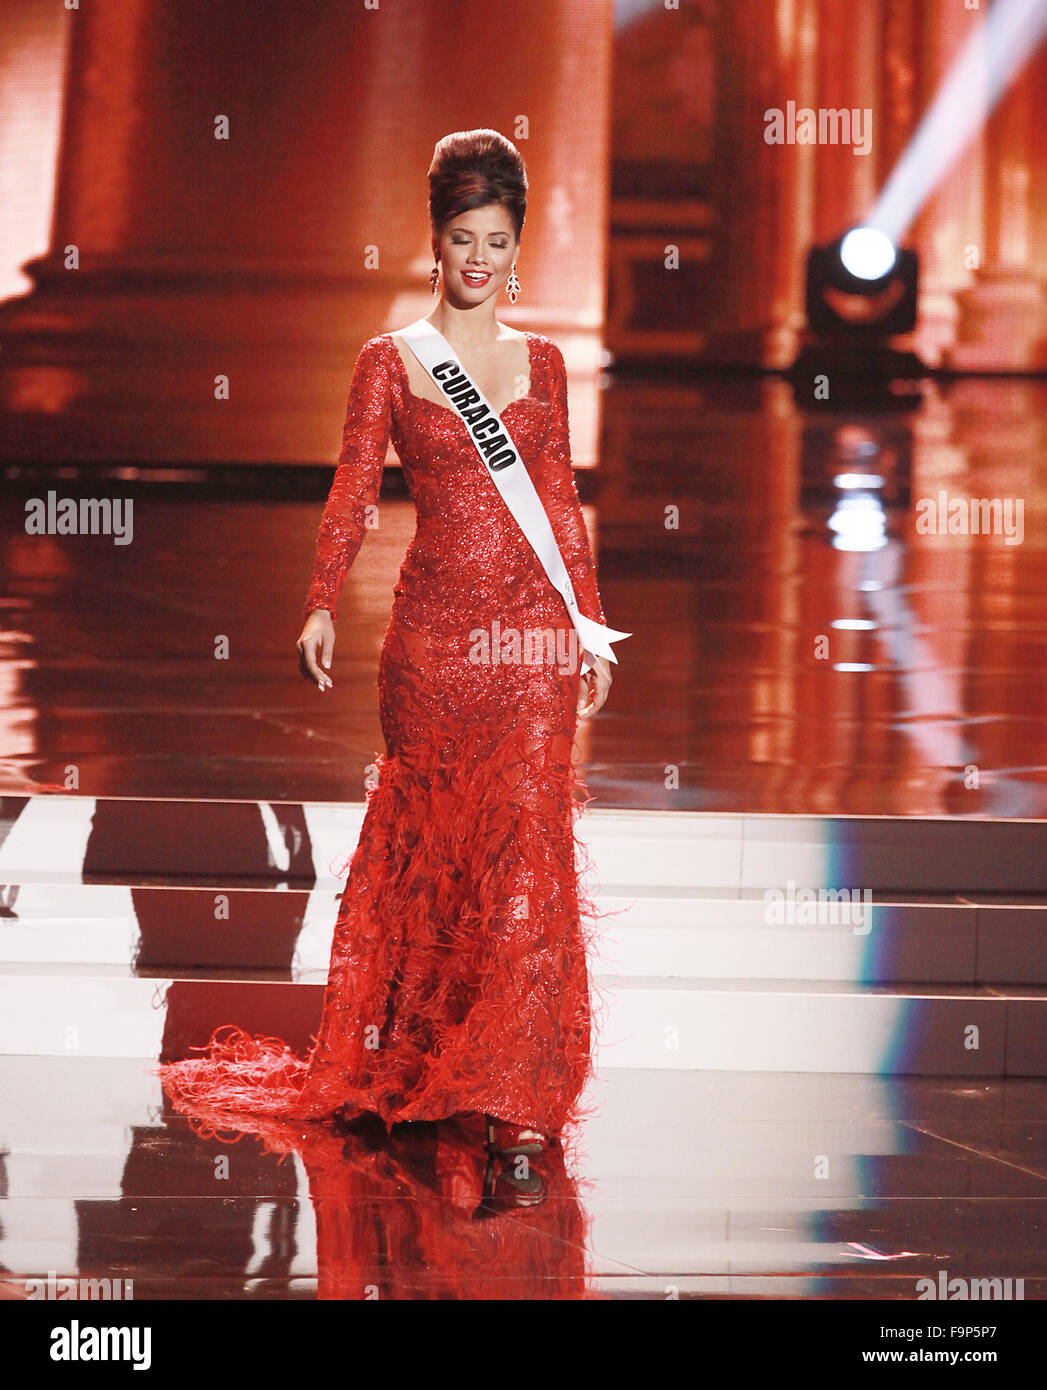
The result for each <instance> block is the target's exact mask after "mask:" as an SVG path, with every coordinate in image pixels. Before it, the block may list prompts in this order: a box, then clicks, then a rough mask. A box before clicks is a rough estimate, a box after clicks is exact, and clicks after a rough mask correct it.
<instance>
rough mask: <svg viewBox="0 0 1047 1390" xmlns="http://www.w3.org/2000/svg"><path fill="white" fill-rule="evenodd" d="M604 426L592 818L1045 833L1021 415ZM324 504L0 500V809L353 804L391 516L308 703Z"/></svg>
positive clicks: (754, 384) (785, 413) (676, 419)
mask: <svg viewBox="0 0 1047 1390" xmlns="http://www.w3.org/2000/svg"><path fill="white" fill-rule="evenodd" d="M602 398H603V406H604V418H603V430H602V444H601V455H600V457H601V463H600V466H599V468H598V469H597V470H594V471H588V470H586V471H583V470H579V490H580V492H581V494H582V497H583V501H585V502H586V505H587V509H588V510H587V517H588V520H589V522H590V526H591V531H592V535H593V538H594V541H595V545H596V551H597V559H598V571H599V577H600V585H601V594H602V598H603V602H604V608H605V610H606V613H607V616H608V621H609V622H610V623H611V625H612V626H615V627H617V628H620V629H624V630H626V631H631V632H632V633H633V636H632V637H631V638H629V639H628V640H627V641H625V642H622V643H619V644H618V647H617V651H618V655H619V658H620V661H619V666H618V668H617V670H616V673H615V677H616V678H615V684H614V688H613V690H612V693H611V697H610V699H609V701H608V703H607V705H606V707H605V709H604V710H603V711H602V712H601V714H600V715H599V717H598V718H597V719H596V720H595V721H594V723H593V725H592V726H591V727H586V728H583V729H582V730H581V731H580V734H579V740H578V756H579V758H580V759H581V760H582V761H583V763H584V764H585V768H586V772H587V775H588V781H589V789H590V791H591V792H592V794H593V795H594V796H595V797H596V801H595V804H596V805H598V806H605V807H614V806H623V807H633V808H639V807H645V808H649V809H660V810H702V811H729V812H759V813H778V814H804V813H815V814H817V813H821V814H829V813H835V814H850V815H950V816H955V815H959V816H995V817H1001V816H1006V817H1040V816H1043V815H1044V814H1045V811H1047V795H1045V793H1047V662H1045V656H1047V534H1045V531H1044V526H1043V518H1044V516H1045V515H1047V466H1045V460H1047V384H1045V383H1043V382H1036V381H999V380H997V381H993V380H964V381H959V382H955V383H953V384H951V385H950V384H945V383H940V382H927V383H925V384H924V385H923V387H922V388H921V395H920V400H919V403H918V404H917V405H915V406H914V407H913V408H911V409H907V410H906V409H899V408H898V405H897V402H895V403H894V404H893V405H892V406H891V407H890V408H888V407H887V406H886V405H884V406H882V407H881V408H879V409H871V410H866V411H861V412H859V411H857V410H823V411H813V410H810V409H807V410H802V409H800V408H799V407H798V405H797V404H796V401H795V400H794V398H793V394H792V391H791V390H790V387H789V386H788V384H787V383H786V382H785V381H783V380H779V379H776V378H769V379H756V380H753V379H746V378H740V379H732V378H712V377H710V378H707V379H700V380H697V381H695V380H693V379H692V380H690V381H684V382H680V383H677V384H672V383H666V382H664V381H662V382H659V383H658V384H657V385H655V384H652V383H649V382H647V381H645V380H643V379H636V380H633V381H630V382H621V381H618V382H616V383H615V384H614V385H613V386H610V387H609V388H608V389H607V390H606V391H604V392H603V393H602ZM390 458H391V459H393V458H394V456H392V455H390ZM330 478H331V472H330V470H311V469H306V470H293V469H291V470H288V469H282V470H275V471H273V470H264V469H259V470H250V469H248V470H229V471H228V474H227V476H226V478H225V481H224V482H220V483H216V481H215V479H214V477H211V478H205V477H202V476H201V477H199V478H197V480H196V481H193V479H192V475H191V474H190V477H189V480H188V481H184V482H183V483H182V484H180V485H165V484H163V483H161V482H158V481H154V480H144V481H143V480H141V479H139V480H137V481H136V480H134V479H131V478H127V477H126V476H121V477H119V478H109V479H107V480H105V481H104V482H98V483H92V482H91V480H90V479H87V480H77V479H75V478H70V477H62V476H59V477H55V476H54V475H51V474H40V475H38V476H36V477H30V476H26V475H25V474H24V473H15V474H12V470H11V469H8V470H7V482H6V484H5V487H4V491H3V493H2V495H0V522H2V524H3V527H4V531H5V535H6V537H7V538H8V541H7V544H6V545H5V548H4V551H3V556H2V559H0V567H2V568H0V582H2V585H3V594H4V608H3V612H4V624H3V632H2V635H0V680H2V682H3V694H2V697H0V718H2V720H3V722H4V738H3V764H2V767H0V791H8V792H14V793H17V792H25V791H31V790H33V789H34V788H35V787H37V786H43V787H54V786H59V787H62V788H63V789H68V790H79V791H80V792H81V793H83V794H88V795H94V796H160V797H165V796H200V797H232V798H240V797H246V798H251V797H260V798H265V799H269V800H314V801H322V800H333V801H339V800H347V799H348V800H357V799H360V797H361V796H362V791H361V787H362V778H363V772H364V769H365V768H366V766H367V765H368V763H369V762H370V761H371V759H372V757H373V755H374V752H375V751H376V750H377V749H379V748H380V747H381V733H380V729H379V725H378V718H377V697H376V690H375V683H376V677H377V664H378V654H379V650H380V648H381V644H382V640H383V637H384V634H385V630H386V626H387V624H388V619H389V611H390V606H391V603H392V589H393V585H394V583H395V582H396V576H397V572H398V569H399V565H400V561H401V559H402V557H403V554H404V551H405V550H406V548H407V545H408V543H409V541H410V537H411V534H412V531H413V526H414V522H413V506H412V504H411V502H410V500H409V499H408V498H407V497H406V496H404V495H403V490H402V478H401V477H400V476H399V473H398V470H397V469H395V468H394V467H392V466H390V467H389V468H388V469H387V477H386V486H385V491H384V492H383V501H382V503H381V507H380V516H379V525H378V528H377V529H376V530H374V531H372V532H370V533H369V534H368V535H367V536H366V537H365V540H364V544H363V547H362V549H361V552H360V555H359V556H358V558H357V561H356V563H355V565H354V567H353V569H352V570H351V572H350V574H349V577H348V580H347V582H346V586H345V591H344V594H343V599H342V608H341V611H342V612H343V613H344V614H345V615H346V616H345V618H344V620H343V621H341V622H340V624H339V630H338V644H337V647H336V652H335V663H334V667H333V673H332V674H333V678H334V682H335V686H334V690H333V691H331V692H328V693H327V694H326V695H323V696H321V694H320V693H319V691H317V689H316V688H315V687H313V686H310V685H309V684H307V683H306V682H305V681H304V680H303V679H302V678H301V677H300V676H299V675H298V674H297V660H296V653H295V641H296V639H297V636H298V632H299V630H300V627H301V607H302V603H303V602H304V598H305V593H306V589H307V586H308V581H309V576H310V572H311V566H312V558H313V547H314V543H315V536H316V528H317V524H318V521H319V517H320V512H321V509H322V505H323V500H324V497H325V495H326V490H327V487H328V485H329V483H330ZM397 483H400V484H401V486H400V487H399V488H397V486H396V484H397ZM50 489H54V490H56V492H57V495H58V496H63V495H67V494H68V495H79V494H83V495H85V496H102V497H113V496H120V497H130V498H132V499H133V501H134V511H133V523H134V540H133V542H132V543H131V544H128V545H116V544H114V543H113V539H112V538H111V537H108V536H72V537H63V536H48V535H44V536H25V535H20V534H19V533H20V531H22V529H23V522H24V515H25V503H26V500H27V498H28V497H32V496H40V497H41V498H43V497H45V496H46V493H47V491H48V490H50ZM978 499H982V500H984V501H985V502H986V504H987V508H988V509H987V511H986V512H985V517H986V524H988V525H989V527H990V529H989V531H988V533H984V532H979V531H978V530H977V527H978V523H979V516H980V513H979V511H978V509H977V507H976V506H975V505H974V503H975V501H976V500H978ZM993 525H995V526H996V530H995V531H994V530H993V529H992V526H993ZM222 639H225V641H224V642H223V640H222ZM70 766H72V767H74V768H75V775H76V777H77V779H78V781H77V786H76V787H75V788H71V787H70V784H69V783H70V775H71V774H70V773H69V772H68V771H67V769H68V768H69V767H70Z"/></svg>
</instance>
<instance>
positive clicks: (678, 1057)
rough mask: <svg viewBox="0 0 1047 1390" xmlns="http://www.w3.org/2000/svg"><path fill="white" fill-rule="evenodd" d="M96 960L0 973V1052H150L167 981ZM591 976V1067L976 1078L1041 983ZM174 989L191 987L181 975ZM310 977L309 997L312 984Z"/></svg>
mask: <svg viewBox="0 0 1047 1390" xmlns="http://www.w3.org/2000/svg"><path fill="white" fill-rule="evenodd" d="M111 969H112V968H111ZM104 970H105V968H104V967H102V968H99V967H81V968H80V969H79V970H77V969H76V968H75V967H66V969H65V970H64V971H58V970H54V969H51V968H49V967H41V969H40V971H34V970H33V969H32V967H23V968H22V970H9V971H8V972H6V973H3V974H0V1054H10V1055H15V1056H21V1055H38V1056H64V1057H69V1056H81V1057H149V1056H154V1057H155V1056H157V1055H159V1051H160V1046H161V1041H162V1038H163V1033H164V1023H165V1018H166V998H165V996H166V991H167V988H168V987H169V986H170V984H171V983H172V981H171V980H170V979H136V978H131V977H128V975H127V974H126V972H121V971H119V970H113V973H104ZM207 983H208V985H209V987H210V988H212V989H213V985H211V984H210V983H209V982H207ZM596 984H597V990H598V1015H597V1030H596V1032H597V1038H596V1046H595V1049H594V1051H595V1059H596V1064H597V1067H598V1069H607V1068H621V1067H628V1068H653V1069H657V1070H661V1069H666V1068H668V1069H677V1068H681V1069H699V1070H716V1071H799V1072H869V1073H877V1074H883V1075H905V1074H923V1073H930V1074H935V1075H957V1076H986V1077H988V1076H1003V1075H1009V1076H1036V1075H1042V1074H1043V1072H1044V1070H1045V1058H1047V1006H1045V1000H1044V998H1043V992H1042V991H1040V992H1039V993H1014V994H1003V993H1002V992H993V991H989V990H983V991H969V992H957V993H952V994H950V993H946V992H937V993H935V992H931V991H930V990H927V989H924V990H921V989H919V988H917V989H915V990H904V989H897V990H883V989H868V988H863V987H861V986H847V985H840V984H825V983H819V982H817V981H809V982H799V981H797V982H792V983H785V982H779V983H775V984H772V983H767V982H761V981H752V980H750V981H728V982H717V981H708V980H669V979H651V978H648V979H628V980H627V979H607V978H606V977H598V978H597V981H596ZM179 987H180V988H181V989H182V990H191V989H192V988H193V987H194V982H193V981H184V980H183V981H181V982H179ZM236 988H237V986H236V984H235V983H233V982H230V983H229V984H228V990H229V997H230V1018H229V1020H228V1021H229V1022H235V1021H236V1016H235V1014H236V1003H235V991H236ZM254 988H255V989H263V990H274V991H275V990H281V989H286V988H287V986H286V985H284V984H280V983H273V984H262V985H255V986H254ZM313 988H315V989H316V991H317V993H318V994H319V991H320V988H321V986H320V985H319V984H316V985H314V986H313ZM275 1002H276V996H275V995H274V1004H275Z"/></svg>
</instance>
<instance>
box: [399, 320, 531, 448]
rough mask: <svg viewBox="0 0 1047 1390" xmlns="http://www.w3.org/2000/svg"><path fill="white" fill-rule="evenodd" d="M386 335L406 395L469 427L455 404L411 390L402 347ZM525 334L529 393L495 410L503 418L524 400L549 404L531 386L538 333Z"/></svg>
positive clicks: (525, 330)
mask: <svg viewBox="0 0 1047 1390" xmlns="http://www.w3.org/2000/svg"><path fill="white" fill-rule="evenodd" d="M385 336H386V337H387V338H388V339H389V346H390V347H391V348H392V350H393V353H394V355H395V357H396V360H397V362H399V364H400V371H401V372H402V373H403V388H404V395H406V396H407V397H408V398H409V399H410V400H411V401H419V402H421V404H422V405H432V406H435V407H436V409H437V410H443V411H446V413H447V414H448V415H453V416H454V418H455V419H456V420H457V421H458V423H459V424H460V425H463V426H465V427H466V429H468V426H466V425H465V421H464V420H463V419H462V417H461V416H460V415H459V414H458V412H457V410H455V409H454V407H453V406H449V405H444V403H443V402H442V401H434V400H432V399H431V398H430V397H429V396H419V395H418V393H417V392H416V391H412V390H411V381H410V378H409V377H408V375H407V367H406V365H405V363H404V359H403V358H402V357H401V356H400V349H399V348H398V347H397V345H396V342H395V340H394V338H393V335H392V334H391V333H386V334H385ZM524 336H525V337H526V338H527V365H528V368H529V374H528V380H527V394H526V395H524V396H514V397H513V399H512V400H511V401H510V402H509V404H508V405H506V406H503V407H502V409H501V410H498V411H495V414H496V415H498V416H499V417H500V418H502V419H504V418H505V412H506V411H507V410H511V409H512V407H513V406H514V405H522V404H523V402H524V401H538V402H539V403H540V404H541V405H548V404H549V402H548V401H546V400H544V399H543V398H542V397H541V396H536V395H534V394H533V392H532V391H531V386H532V384H533V382H534V343H535V336H536V335H535V334H533V333H531V332H530V331H529V330H528V329H524Z"/></svg>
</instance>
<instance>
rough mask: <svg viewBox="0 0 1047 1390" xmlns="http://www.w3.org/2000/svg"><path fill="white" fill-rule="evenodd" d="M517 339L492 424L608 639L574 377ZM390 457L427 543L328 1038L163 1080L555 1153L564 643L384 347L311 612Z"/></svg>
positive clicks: (327, 1017)
mask: <svg viewBox="0 0 1047 1390" xmlns="http://www.w3.org/2000/svg"><path fill="white" fill-rule="evenodd" d="M527 338H528V349H529V355H530V364H531V378H530V388H529V392H528V394H527V395H525V396H522V397H520V398H519V399H517V400H515V401H513V402H512V403H511V405H510V406H508V407H507V409H505V410H504V411H503V412H502V416H503V419H504V421H505V424H506V426H507V428H509V429H510V430H511V432H512V435H513V440H514V443H515V444H516V447H517V450H518V452H519V453H520V456H521V458H522V459H523V461H524V463H525V465H526V467H527V469H528V472H529V473H530V475H531V477H532V479H533V480H534V483H535V486H536V488H537V490H538V493H539V496H540V497H541V499H542V502H543V504H544V506H545V509H546V512H547V513H548V515H549V519H550V521H551V523H552V526H553V531H554V533H555V535H556V539H557V543H558V545H559V547H560V552H561V554H562V555H563V557H564V562H565V564H566V566H567V568H568V571H569V573H570V575H571V579H572V582H573V584H574V586H575V590H576V593H577V595H578V601H579V605H580V607H581V610H582V612H583V613H584V614H585V615H586V616H587V617H589V618H593V619H595V620H597V621H598V622H601V623H603V622H604V621H605V619H604V615H603V611H602V608H601V605H600V599H599V595H598V593H597V588H596V579H595V573H594V569H593V563H592V556H591V553H590V548H589V541H588V537H587V534H586V531H585V524H584V520H583V518H582V513H581V508H580V506H579V502H578V494H577V492H576V490H575V484H574V479H573V475H572V471H571V461H570V446H569V442H568V417H567V390H566V373H565V370H564V363H563V358H562V356H561V354H560V351H559V349H558V348H557V347H556V346H555V345H554V344H553V343H552V342H551V341H550V340H549V339H548V338H546V337H544V335H542V334H538V333H529V334H528V335H527ZM390 434H391V437H392V440H393V444H394V446H395V448H396V451H397V453H398V454H399V456H400V459H401V461H402V463H403V468H404V473H405V475H406V479H407V482H408V485H409V487H410V491H411V495H412V498H413V500H414V503H415V507H416V510H417V516H418V525H417V530H416V533H415V537H414V539H413V541H412V543H411V546H410V548H409V550H408V552H407V556H406V558H405V560H404V563H403V566H402V568H401V571H400V577H399V581H398V583H397V585H396V588H395V591H394V592H395V600H394V604H393V614H392V621H391V623H390V625H389V629H388V632H387V634H386V639H385V644H384V646H383V648H382V653H381V658H380V663H379V708H380V716H381V723H382V732H383V735H384V738H385V744H386V749H385V754H384V756H381V757H378V758H377V759H376V763H377V770H378V777H377V785H376V786H374V787H373V789H371V790H370V791H369V792H368V794H367V810H366V815H365V818H364V823H363V827H362V830H361V834H360V839H359V843H358V845H357V848H356V851H355V853H354V855H353V858H352V862H351V865H350V872H349V879H348V882H347V884H346V887H345V890H344V892H343V894H342V898H341V905H340V908H339V913H338V920H337V924H336V927H335V936H334V945H333V950H332V956H331V968H330V974H329V979H328V985H327V990H326V994H325V999H324V1013H323V1022H322V1025H321V1029H320V1034H319V1037H318V1039H317V1042H316V1045H315V1047H314V1049H313V1051H312V1053H311V1055H310V1057H309V1058H308V1059H306V1060H302V1059H300V1058H298V1057H297V1056H295V1055H294V1054H293V1053H292V1052H291V1051H290V1050H289V1049H288V1048H287V1047H286V1046H284V1045H283V1044H281V1043H280V1042H279V1041H278V1040H274V1039H260V1038H251V1037H248V1036H247V1035H246V1034H244V1033H242V1032H241V1031H239V1030H238V1029H235V1028H230V1029H228V1030H220V1032H221V1036H219V1035H218V1034H216V1035H215V1037H214V1038H213V1039H212V1041H211V1045H210V1047H209V1050H208V1051H207V1053H206V1055H204V1056H203V1057H200V1058H195V1059H192V1060H188V1061H179V1062H174V1063H170V1064H168V1065H167V1066H166V1067H164V1068H163V1077H164V1084H165V1088H166V1089H167V1091H168V1094H169V1095H170V1096H171V1098H172V1100H173V1101H174V1103H175V1104H176V1105H177V1106H178V1108H179V1109H184V1110H187V1111H190V1112H191V1111H192V1109H193V1107H194V1105H202V1106H204V1107H207V1108H209V1109H214V1108H216V1107H217V1108H219V1109H225V1110H226V1111H227V1112H230V1113H234V1112H240V1113H242V1114H243V1113H250V1114H255V1115H259V1114H263V1115H264V1114H268V1115H273V1116H285V1117H288V1118H307V1117H312V1118H325V1117H328V1116H331V1115H333V1114H336V1113H339V1112H340V1113H342V1114H345V1115H351V1114H353V1113H355V1112H357V1111H364V1110H367V1111H374V1112H376V1113H378V1114H379V1115H380V1116H381V1117H382V1118H383V1119H384V1120H385V1121H386V1122H387V1123H390V1124H391V1123H393V1122H395V1121H399V1120H434V1119H440V1118H442V1117H445V1116H451V1115H455V1114H458V1113H462V1112H474V1111H477V1112H483V1111H486V1112H488V1113H490V1114H493V1115H496V1116H498V1117H499V1118H501V1119H505V1120H508V1121H514V1122H518V1123H521V1124H532V1125H537V1126H538V1127H540V1128H541V1129H543V1130H545V1131H547V1132H551V1133H558V1132H559V1131H560V1130H561V1129H562V1127H563V1126H565V1125H569V1124H570V1123H571V1122H572V1121H573V1120H575V1119H576V1118H577V1116H578V1110H579V1096H580V1093H581V1091H582V1089H583V1087H584V1085H585V1083H586V1081H587V1079H588V1076H589V1074H590V1022H591V1007H592V994H591V981H590V977H589V972H588V966H587V960H586V939H585V938H586V935H587V934H588V933H587V931H585V930H583V925H582V922H583V918H591V916H592V915H593V906H592V904H591V903H590V902H589V901H588V900H587V899H586V898H585V896H584V895H583V894H582V893H581V891H580V888H579V883H578V876H577V870H576V861H575V852H576V848H577V841H576V839H575V835H574V819H575V817H576V816H577V815H578V814H579V813H580V811H581V806H582V801H581V800H580V799H579V797H580V796H581V797H584V788H583V786H582V783H581V781H580V778H579V777H578V774H577V772H576V770H575V768H574V766H573V764H572V762H571V748H572V742H573V738H574V732H575V725H576V718H577V715H576V701H577V695H578V685H579V675H578V669H577V668H578V659H577V649H576V646H575V643H574V629H573V627H572V625H571V623H570V619H569V618H568V615H567V611H566V608H565V605H564V602H563V599H562V598H561V597H560V595H559V594H558V593H557V592H556V590H555V589H554V588H553V587H552V585H551V584H550V582H549V580H548V578H547V576H546V575H545V572H544V570H543V569H542V568H541V565H540V563H539V561H538V559H537V557H536V556H535V555H534V552H533V551H532V550H531V548H530V546H529V545H528V543H527V541H526V539H525V538H524V536H523V533H522V532H521V530H520V528H519V525H518V523H517V522H516V520H515V518H514V517H513V516H512V514H511V513H510V512H509V510H508V508H507V507H506V505H505V503H504V502H503V501H502V499H501V496H500V495H499V493H498V490H497V488H496V487H495V485H494V483H493V481H492V479H491V477H490V475H489V473H488V471H487V470H486V468H485V467H484V466H483V464H482V462H481V461H480V459H479V457H478V455H477V453H476V450H475V448H474V446H473V444H472V442H471V439H470V436H469V433H468V430H467V428H466V426H465V424H464V422H463V421H462V420H461V419H460V417H459V416H458V415H457V414H455V412H454V411H452V410H451V409H450V408H449V407H445V406H442V405H440V404H438V403H436V402H435V401H430V400H426V399H423V398H422V397H419V396H416V395H415V394H414V393H413V392H412V391H411V390H410V387H409V385H408V378H407V371H406V368H405V366H404V363H403V361H402V360H401V358H400V355H399V353H398V351H397V348H396V344H395V343H394V341H393V339H392V338H391V337H390V336H389V335H388V334H381V335H379V336H378V337H376V338H372V339H371V340H370V341H369V342H367V343H366V344H365V345H364V347H363V349H362V351H361V353H360V356H359V358H358V360H357V364H356V368H355V371H354V373H353V381H352V386H351V389H350V395H349V403H348V409H347V413H346V421H345V431H344V442H343V446H342V451H341V455H340V458H339V466H338V470H337V472H336V474H335V479H334V483H333V486H332V488H331V492H330V496H329V498H328V501H327V505H326V508H325V510H324V515H323V519H322V522H321V525H320V533H319V539H318V543H317V556H316V568H315V573H314V577H313V583H312V587H311V589H310V592H309V599H308V603H307V610H311V609H312V608H318V607H324V608H328V609H330V610H331V611H332V613H333V612H334V609H335V603H336V600H337V597H338V594H339V592H340V590H341V586H342V582H343V579H344V576H345V572H346V569H347V567H348V566H349V565H350V564H351V563H352V560H353V558H354V557H355V555H356V552H357V550H358V548H359V546H360V543H361V541H362V539H363V536H364V532H365V530H366V529H367V524H368V521H369V519H370V517H371V516H372V515H373V514H374V513H373V507H374V503H375V501H376V498H377V495H378V489H379V486H380V483H381V475H382V464H383V460H384V457H385V453H386V448H387V444H388V440H389V438H390ZM535 632H545V633H546V634H555V639H556V648H555V651H554V650H553V647H552V644H551V643H550V645H549V646H548V647H546V648H544V649H543V648H541V647H539V646H536V644H535V643H534V641H533V639H531V640H529V636H528V635H529V634H533V633H535ZM481 634H487V637H488V643H489V653H490V654H489V655H487V651H486V650H485V645H484V639H483V637H482V636H481ZM517 642H518V643H519V644H520V645H519V646H517V645H516V643H517ZM572 656H573V658H574V660H573V662H572V660H571V658H572ZM485 657H486V659H485ZM499 657H501V659H500V660H498V658H499ZM536 658H537V659H536ZM336 692H337V687H336ZM328 698H331V696H328Z"/></svg>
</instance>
